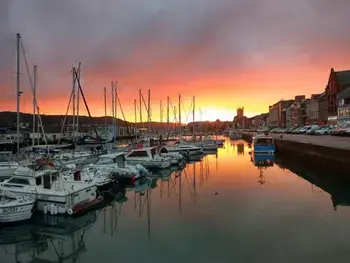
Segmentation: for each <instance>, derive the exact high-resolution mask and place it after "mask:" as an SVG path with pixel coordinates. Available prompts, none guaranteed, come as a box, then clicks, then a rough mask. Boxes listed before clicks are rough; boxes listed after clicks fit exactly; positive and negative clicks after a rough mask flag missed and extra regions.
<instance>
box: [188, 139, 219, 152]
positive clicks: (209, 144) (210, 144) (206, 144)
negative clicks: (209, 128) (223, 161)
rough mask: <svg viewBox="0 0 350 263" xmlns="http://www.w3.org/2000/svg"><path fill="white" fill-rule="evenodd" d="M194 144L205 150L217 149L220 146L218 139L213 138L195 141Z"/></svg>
mask: <svg viewBox="0 0 350 263" xmlns="http://www.w3.org/2000/svg"><path fill="white" fill-rule="evenodd" d="M194 145H195V146H198V147H200V148H202V149H203V150H204V151H216V150H217V149H218V148H219V146H218V144H217V143H216V141H212V140H203V141H198V142H194Z"/></svg>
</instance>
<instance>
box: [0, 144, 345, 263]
mask: <svg viewBox="0 0 350 263" xmlns="http://www.w3.org/2000/svg"><path fill="white" fill-rule="evenodd" d="M250 151H251V149H250V148H249V146H248V144H247V143H246V142H244V141H240V140H238V141H230V140H227V141H226V143H225V146H224V148H220V149H219V150H218V152H217V153H216V154H208V155H205V156H204V157H203V158H202V160H201V161H192V162H190V163H189V164H187V165H186V167H185V168H184V169H183V170H177V171H173V172H172V173H171V175H170V176H167V175H166V174H165V175H162V176H161V178H158V179H157V178H154V179H153V180H144V181H143V182H142V183H141V184H140V185H139V186H137V187H136V188H133V189H131V188H130V189H125V192H124V191H122V192H121V193H119V194H117V197H116V200H115V201H113V202H111V203H110V204H108V205H106V206H105V207H102V208H100V209H98V210H95V211H91V212H89V213H86V214H84V215H82V216H79V217H75V218H65V217H51V216H39V215H38V216H35V217H34V218H33V219H32V220H31V221H30V222H28V223H25V224H21V225H18V226H6V227H1V229H0V262H1V263H10V262H11V263H12V262H22V263H25V262H33V263H34V262H81V263H95V262H153V263H156V262H201V263H206V262H208V263H209V262H210V263H221V262H227V263H229V262H230V263H231V262H344V261H345V260H346V259H347V258H348V256H349V255H350V252H349V251H350V237H349V234H348V233H349V232H348V231H350V224H349V218H350V208H349V207H348V205H349V204H350V184H348V183H347V182H346V181H341V182H339V181H337V180H336V179H332V175H329V176H328V177H327V175H325V174H322V172H324V171H318V170H317V167H307V166H303V165H300V164H299V162H298V160H286V159H283V158H279V156H276V159H275V163H274V164H273V163H269V165H270V166H266V165H263V166H257V165H255V164H254V162H252V156H251V154H250Z"/></svg>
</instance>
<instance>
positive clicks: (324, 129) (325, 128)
mask: <svg viewBox="0 0 350 263" xmlns="http://www.w3.org/2000/svg"><path fill="white" fill-rule="evenodd" d="M333 129H334V128H332V127H330V126H323V127H321V128H320V129H318V130H317V131H315V135H328V134H330V133H331V132H332V130H333Z"/></svg>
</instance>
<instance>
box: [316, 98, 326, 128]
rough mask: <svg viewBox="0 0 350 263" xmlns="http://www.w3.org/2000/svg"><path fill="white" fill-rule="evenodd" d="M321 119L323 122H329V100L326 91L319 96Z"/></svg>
mask: <svg viewBox="0 0 350 263" xmlns="http://www.w3.org/2000/svg"><path fill="white" fill-rule="evenodd" d="M318 109H319V119H320V122H321V123H322V124H327V120H328V100H327V96H326V93H325V92H323V93H322V94H321V96H320V97H319V98H318Z"/></svg>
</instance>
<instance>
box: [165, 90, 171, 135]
mask: <svg viewBox="0 0 350 263" xmlns="http://www.w3.org/2000/svg"><path fill="white" fill-rule="evenodd" d="M169 105H170V98H169V96H168V97H167V102H166V129H167V131H168V134H169V113H170V111H169Z"/></svg>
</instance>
